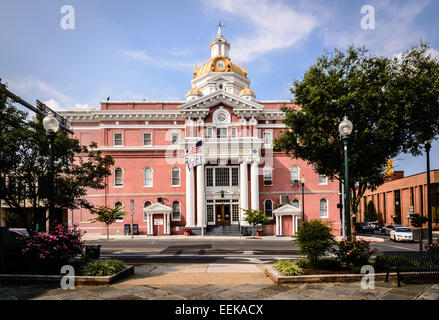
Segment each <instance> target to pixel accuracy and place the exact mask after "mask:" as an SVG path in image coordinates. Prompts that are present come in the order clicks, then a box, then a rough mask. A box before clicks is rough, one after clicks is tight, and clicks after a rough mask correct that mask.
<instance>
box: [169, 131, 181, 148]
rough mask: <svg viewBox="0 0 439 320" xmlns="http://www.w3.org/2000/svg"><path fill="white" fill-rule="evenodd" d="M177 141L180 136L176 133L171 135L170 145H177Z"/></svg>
mask: <svg viewBox="0 0 439 320" xmlns="http://www.w3.org/2000/svg"><path fill="white" fill-rule="evenodd" d="M178 139H180V135H179V134H178V133H177V132H175V133H172V134H171V144H173V145H175V144H177V143H178Z"/></svg>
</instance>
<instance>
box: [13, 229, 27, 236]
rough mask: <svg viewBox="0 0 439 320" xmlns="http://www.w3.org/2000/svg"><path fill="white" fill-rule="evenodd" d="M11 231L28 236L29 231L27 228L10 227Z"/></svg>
mask: <svg viewBox="0 0 439 320" xmlns="http://www.w3.org/2000/svg"><path fill="white" fill-rule="evenodd" d="M9 232H13V233H16V234H19V235H20V236H22V237H28V236H29V232H27V230H26V229H25V228H9Z"/></svg>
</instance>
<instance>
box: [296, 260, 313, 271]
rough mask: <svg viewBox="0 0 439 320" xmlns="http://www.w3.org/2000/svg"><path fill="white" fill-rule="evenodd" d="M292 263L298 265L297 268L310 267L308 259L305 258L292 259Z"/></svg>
mask: <svg viewBox="0 0 439 320" xmlns="http://www.w3.org/2000/svg"><path fill="white" fill-rule="evenodd" d="M294 263H295V264H296V266H298V267H299V268H302V269H306V268H309V267H310V264H309V261H308V259H306V258H300V259H297V260H294Z"/></svg>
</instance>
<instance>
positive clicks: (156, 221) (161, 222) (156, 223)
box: [154, 219, 163, 226]
mask: <svg viewBox="0 0 439 320" xmlns="http://www.w3.org/2000/svg"><path fill="white" fill-rule="evenodd" d="M154 225H155V226H162V225H163V219H154Z"/></svg>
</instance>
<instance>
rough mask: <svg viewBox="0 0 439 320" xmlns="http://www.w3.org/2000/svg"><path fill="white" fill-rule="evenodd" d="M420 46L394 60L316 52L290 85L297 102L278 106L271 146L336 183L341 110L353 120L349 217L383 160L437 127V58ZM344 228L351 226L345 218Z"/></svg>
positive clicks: (378, 178) (377, 177)
mask: <svg viewBox="0 0 439 320" xmlns="http://www.w3.org/2000/svg"><path fill="white" fill-rule="evenodd" d="M428 49H429V46H428V45H427V44H425V43H422V42H421V43H420V44H419V45H418V46H416V47H413V48H412V49H411V50H409V51H407V52H405V53H403V54H402V56H401V57H400V58H394V59H388V58H386V57H377V56H374V55H371V54H368V52H367V50H366V49H365V48H364V47H363V48H353V47H350V48H349V49H348V50H347V51H346V52H342V51H339V50H334V52H332V53H325V54H324V55H322V56H321V57H319V58H318V59H317V62H316V64H314V65H312V66H311V67H310V68H309V69H308V71H307V72H306V73H305V74H304V76H303V79H302V80H300V81H299V80H295V81H294V83H293V87H292V88H291V92H292V94H293V95H294V101H293V102H294V103H295V104H296V105H297V107H294V108H283V111H284V112H285V119H284V123H285V124H286V126H287V130H284V131H283V133H282V134H281V136H280V137H279V138H278V139H276V140H275V150H277V151H281V150H284V151H286V153H287V154H288V155H289V156H290V157H292V158H300V159H303V160H305V161H307V162H308V163H309V164H310V165H312V166H313V167H314V169H315V170H316V171H317V172H318V173H319V174H324V175H326V176H328V177H329V178H330V179H331V180H334V179H338V180H340V181H342V182H344V154H343V143H342V141H341V138H340V133H339V131H338V125H339V123H340V121H341V120H342V119H343V116H345V115H346V116H348V118H349V119H350V120H351V121H352V123H353V132H352V134H351V136H350V141H349V171H350V190H349V193H350V198H351V213H352V215H351V217H352V218H355V217H356V215H357V212H358V206H359V203H360V199H361V197H362V196H363V194H364V192H365V191H366V189H367V188H370V189H372V190H374V189H376V188H377V187H378V186H379V185H381V184H382V183H384V177H383V172H384V169H385V166H386V162H387V160H388V159H390V158H394V157H395V156H397V155H398V154H399V153H400V152H411V153H412V154H414V155H417V154H420V153H421V152H422V150H423V144H424V143H425V141H426V140H428V139H431V138H433V137H435V136H436V135H437V134H438V132H439V81H438V80H437V79H439V63H438V61H437V59H434V58H433V57H432V56H431V55H429V54H428V53H427V50H428ZM299 106H300V107H299ZM351 227H352V231H354V225H353V223H351ZM352 234H355V233H354V232H352Z"/></svg>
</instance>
